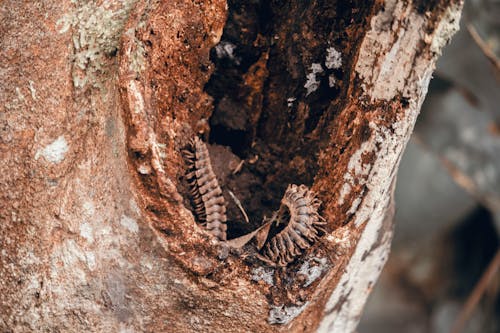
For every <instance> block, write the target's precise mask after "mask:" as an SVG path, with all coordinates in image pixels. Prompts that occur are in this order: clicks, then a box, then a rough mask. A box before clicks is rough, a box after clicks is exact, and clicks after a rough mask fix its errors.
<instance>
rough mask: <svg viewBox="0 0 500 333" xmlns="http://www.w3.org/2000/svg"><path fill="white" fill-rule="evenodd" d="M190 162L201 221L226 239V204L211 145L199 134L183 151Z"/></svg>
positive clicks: (189, 177) (189, 172) (188, 174)
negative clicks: (213, 167) (211, 156)
mask: <svg viewBox="0 0 500 333" xmlns="http://www.w3.org/2000/svg"><path fill="white" fill-rule="evenodd" d="M183 154H184V158H185V160H186V163H187V165H188V170H187V172H186V178H187V180H188V183H189V185H190V187H191V190H190V192H191V199H192V202H193V204H194V210H195V215H196V217H197V219H198V222H200V223H201V224H203V225H205V226H206V228H207V230H208V232H209V233H211V234H212V235H213V236H215V237H217V238H218V239H219V240H221V241H225V240H226V230H227V225H226V221H227V216H226V203H225V201H224V197H223V196H222V190H221V188H220V186H219V182H218V181H217V178H216V177H215V173H214V171H213V170H212V165H211V163H210V156H209V154H208V149H207V146H206V145H205V143H204V142H203V141H201V140H200V138H198V137H197V136H195V137H194V138H193V139H191V141H190V143H189V145H188V147H187V149H185V150H183Z"/></svg>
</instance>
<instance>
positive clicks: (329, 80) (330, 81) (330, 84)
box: [328, 74, 337, 88]
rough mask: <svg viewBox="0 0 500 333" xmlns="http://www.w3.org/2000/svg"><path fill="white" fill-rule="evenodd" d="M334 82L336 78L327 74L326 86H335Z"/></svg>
mask: <svg viewBox="0 0 500 333" xmlns="http://www.w3.org/2000/svg"><path fill="white" fill-rule="evenodd" d="M336 83H337V79H336V78H335V76H334V75H333V74H330V75H329V76H328V86H329V87H330V88H333V87H335V84H336Z"/></svg>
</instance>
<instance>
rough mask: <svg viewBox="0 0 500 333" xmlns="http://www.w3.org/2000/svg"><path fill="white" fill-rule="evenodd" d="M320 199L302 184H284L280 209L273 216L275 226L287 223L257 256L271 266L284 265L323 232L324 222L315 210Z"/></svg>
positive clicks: (319, 203)
mask: <svg viewBox="0 0 500 333" xmlns="http://www.w3.org/2000/svg"><path fill="white" fill-rule="evenodd" d="M320 205H321V201H320V200H319V199H318V198H316V195H315V194H314V192H313V191H311V190H309V189H308V188H307V187H306V186H305V185H300V186H297V185H288V188H287V189H286V192H285V195H284V196H283V199H281V206H280V209H279V210H278V211H277V212H276V213H275V214H274V216H273V219H274V220H275V221H274V222H275V223H276V224H277V225H280V224H281V223H288V224H287V225H286V227H285V228H284V229H283V230H281V231H280V232H279V233H277V234H276V235H275V236H274V237H272V238H271V239H269V240H267V241H266V243H265V244H264V245H263V247H262V248H261V249H260V250H261V251H260V254H257V257H258V258H259V259H260V260H262V261H264V262H266V263H268V264H269V265H271V266H281V267H284V266H287V265H288V264H289V263H291V262H292V261H293V260H294V259H295V257H297V256H298V255H300V254H302V252H303V251H304V250H305V249H307V248H309V247H310V246H311V245H312V244H313V243H314V242H315V241H316V240H318V238H319V232H320V231H321V232H323V233H324V232H325V231H324V230H323V228H322V227H321V226H322V225H325V224H326V221H325V219H324V218H323V217H321V215H319V213H318V208H319V206H320Z"/></svg>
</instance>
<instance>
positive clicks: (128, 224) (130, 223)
mask: <svg viewBox="0 0 500 333" xmlns="http://www.w3.org/2000/svg"><path fill="white" fill-rule="evenodd" d="M120 224H121V225H122V226H123V227H125V228H126V229H127V230H128V231H130V232H133V233H137V232H138V231H139V226H138V225H137V222H136V220H135V219H133V218H131V217H129V216H127V215H122V217H121V218H120Z"/></svg>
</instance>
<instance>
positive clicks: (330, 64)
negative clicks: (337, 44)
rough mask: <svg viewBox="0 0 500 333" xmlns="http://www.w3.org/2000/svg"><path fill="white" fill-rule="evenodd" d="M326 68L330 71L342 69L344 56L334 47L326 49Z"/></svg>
mask: <svg viewBox="0 0 500 333" xmlns="http://www.w3.org/2000/svg"><path fill="white" fill-rule="evenodd" d="M325 66H326V68H328V69H337V68H340V67H342V54H341V53H340V52H339V51H337V50H336V49H335V48H334V47H333V46H331V47H329V48H327V49H326V59H325Z"/></svg>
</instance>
